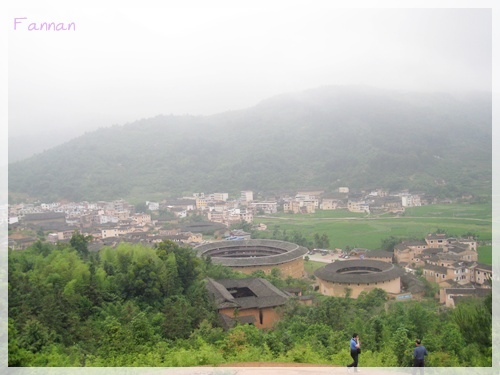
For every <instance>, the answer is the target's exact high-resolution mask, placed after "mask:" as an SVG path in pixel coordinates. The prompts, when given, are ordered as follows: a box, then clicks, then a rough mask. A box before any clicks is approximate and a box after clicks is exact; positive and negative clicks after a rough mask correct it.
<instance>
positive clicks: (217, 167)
mask: <svg viewBox="0 0 500 375" xmlns="http://www.w3.org/2000/svg"><path fill="white" fill-rule="evenodd" d="M68 126H71V124H68ZM491 136H492V130H491V96H488V95H479V94H478V95H470V96H468V97H463V98H462V99H455V98H453V97H451V96H449V95H445V94H421V93H399V92H393V91H385V90H378V89H372V88H367V87H322V88H318V89H314V90H309V91H304V92H300V93H295V94H286V95H280V96H277V97H274V98H270V99H268V100H265V101H263V102H261V103H259V104H258V105H256V106H255V107H252V108H248V109H245V110H240V111H232V112H226V113H221V114H217V115H213V116H198V117H195V116H172V115H170V116H157V117H154V118H149V119H143V120H139V121H136V122H133V123H129V124H126V125H123V126H112V127H109V128H102V129H99V130H97V131H94V132H90V133H87V134H85V135H82V136H80V137H78V138H75V139H73V140H72V141H70V142H67V143H65V144H63V145H60V146H58V147H54V148H52V149H50V150H47V151H45V152H43V153H41V154H38V155H35V156H33V157H31V158H29V159H26V160H23V161H19V162H15V163H11V164H10V165H9V193H11V194H12V196H14V195H16V194H25V195H26V194H27V195H29V196H32V197H38V198H40V199H43V200H57V199H62V198H65V199H70V200H83V199H86V200H99V199H116V198H117V197H122V198H140V199H151V198H150V197H151V196H152V194H162V195H164V196H173V195H179V194H182V193H184V192H196V191H205V192H211V191H225V192H229V193H235V192H238V191H240V190H242V189H251V190H255V191H261V192H274V191H283V190H287V191H293V190H295V189H300V188H306V187H317V188H322V189H325V190H326V191H333V190H334V189H335V188H337V187H338V186H350V187H352V188H370V187H383V188H387V189H400V188H409V189H412V190H413V191H422V192H428V193H433V194H438V195H442V196H458V195H460V194H462V193H473V194H478V193H479V194H487V195H489V194H491V173H492V169H491V168H492V167H491V164H492V162H491V157H492V150H491V141H492V139H491Z"/></svg>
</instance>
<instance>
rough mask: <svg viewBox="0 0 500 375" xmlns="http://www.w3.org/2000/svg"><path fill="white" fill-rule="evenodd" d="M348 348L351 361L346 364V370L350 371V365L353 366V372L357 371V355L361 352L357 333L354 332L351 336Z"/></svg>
mask: <svg viewBox="0 0 500 375" xmlns="http://www.w3.org/2000/svg"><path fill="white" fill-rule="evenodd" d="M349 349H350V351H351V357H352V360H353V362H352V363H351V364H350V365H347V372H350V371H351V367H354V372H359V371H358V355H359V353H360V352H361V348H360V342H359V336H358V334H357V333H354V334H353V335H352V338H351V342H350V343H349Z"/></svg>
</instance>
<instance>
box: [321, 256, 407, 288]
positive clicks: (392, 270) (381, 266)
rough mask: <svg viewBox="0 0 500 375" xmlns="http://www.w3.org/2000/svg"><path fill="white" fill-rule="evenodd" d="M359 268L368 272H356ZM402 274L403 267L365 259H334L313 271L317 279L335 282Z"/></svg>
mask: <svg viewBox="0 0 500 375" xmlns="http://www.w3.org/2000/svg"><path fill="white" fill-rule="evenodd" d="M361 270H364V271H367V272H368V273H363V274H360V273H359V272H356V271H361ZM353 272H356V273H353ZM402 274H404V271H403V269H402V268H400V267H398V266H396V265H394V264H392V263H387V262H383V261H379V260H366V259H364V260H344V261H336V262H333V263H330V264H327V265H326V266H325V267H322V268H319V269H317V270H316V272H314V275H315V276H316V277H318V278H319V279H322V280H326V281H331V282H337V283H372V282H381V281H388V280H392V279H395V278H397V277H400V276H401V275H402Z"/></svg>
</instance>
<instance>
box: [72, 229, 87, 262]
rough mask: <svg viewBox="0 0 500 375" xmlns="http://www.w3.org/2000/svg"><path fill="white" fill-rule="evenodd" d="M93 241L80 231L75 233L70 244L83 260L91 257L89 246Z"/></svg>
mask: <svg viewBox="0 0 500 375" xmlns="http://www.w3.org/2000/svg"><path fill="white" fill-rule="evenodd" d="M91 240H92V236H90V235H88V236H85V235H83V234H81V233H80V232H78V231H74V232H73V235H72V236H71V239H70V240H69V244H70V245H71V247H72V248H73V249H75V250H76V251H77V252H78V254H79V255H80V257H81V258H82V259H87V257H88V255H89V248H88V244H89V242H90V241H91Z"/></svg>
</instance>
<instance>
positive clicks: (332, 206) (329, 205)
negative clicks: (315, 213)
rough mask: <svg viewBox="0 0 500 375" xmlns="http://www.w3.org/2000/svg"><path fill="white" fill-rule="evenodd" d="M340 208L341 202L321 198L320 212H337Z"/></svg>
mask: <svg viewBox="0 0 500 375" xmlns="http://www.w3.org/2000/svg"><path fill="white" fill-rule="evenodd" d="M341 207H342V200H340V199H335V198H323V200H322V201H321V204H320V205H319V208H320V210H337V209H339V208H341Z"/></svg>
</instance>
